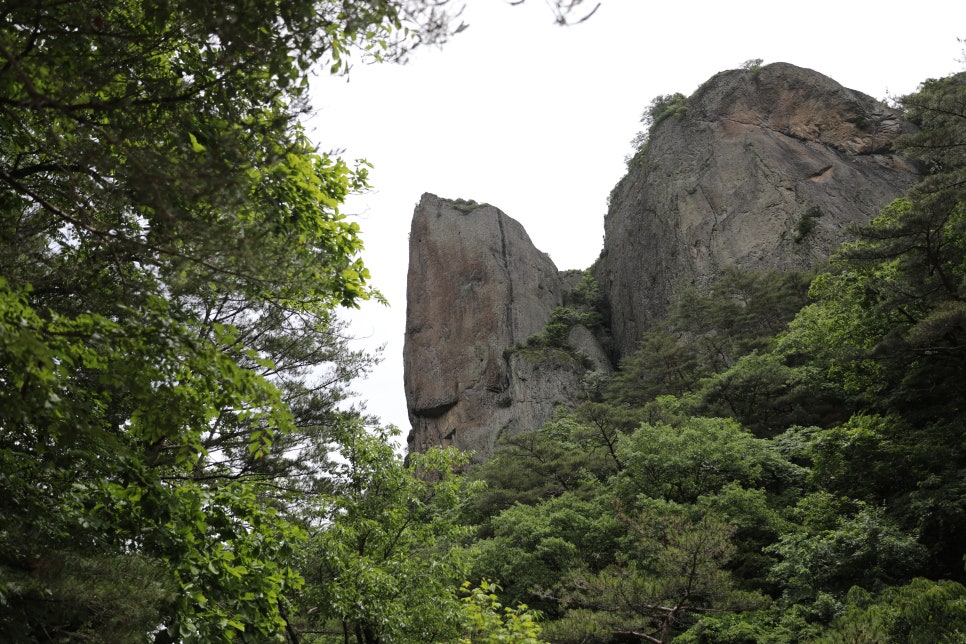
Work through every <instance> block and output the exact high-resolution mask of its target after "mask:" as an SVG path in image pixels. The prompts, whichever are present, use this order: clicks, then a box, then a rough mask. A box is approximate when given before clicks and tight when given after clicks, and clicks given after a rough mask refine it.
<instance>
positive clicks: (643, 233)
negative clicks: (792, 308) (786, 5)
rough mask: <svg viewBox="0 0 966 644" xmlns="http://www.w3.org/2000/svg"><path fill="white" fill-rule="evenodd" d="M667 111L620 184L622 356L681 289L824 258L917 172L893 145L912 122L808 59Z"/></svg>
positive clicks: (610, 268) (712, 89)
mask: <svg viewBox="0 0 966 644" xmlns="http://www.w3.org/2000/svg"><path fill="white" fill-rule="evenodd" d="M683 107H684V109H680V110H678V111H677V113H676V114H675V115H672V116H669V117H667V118H666V119H664V120H663V121H661V122H659V123H658V124H657V126H656V127H655V128H654V129H653V130H652V133H651V136H650V140H649V141H648V143H647V145H646V147H645V149H644V151H643V152H642V153H640V154H638V155H637V157H635V159H634V160H633V161H632V162H631V164H630V168H629V172H628V174H627V176H625V177H624V179H622V180H621V182H620V183H619V184H618V185H617V187H616V188H615V189H614V192H613V193H612V195H611V201H610V209H609V212H608V214H607V217H606V220H605V235H604V251H603V254H602V256H601V261H600V262H599V263H598V266H597V270H596V271H595V275H596V277H597V279H598V281H599V283H600V285H601V287H602V288H603V289H604V291H605V293H606V296H607V299H608V301H609V304H610V309H611V311H610V312H611V316H612V317H611V332H612V334H613V337H614V342H615V346H616V349H617V353H618V355H619V356H625V355H628V354H630V353H631V352H633V350H634V349H635V346H636V342H637V339H638V338H639V337H640V335H641V333H642V332H643V331H644V330H645V329H646V328H647V327H648V326H650V325H651V324H653V322H654V321H656V320H659V319H660V318H661V317H662V316H664V315H665V314H666V312H667V308H668V303H669V301H670V299H671V297H672V295H673V293H674V292H675V291H676V290H679V289H681V288H683V287H686V286H691V285H697V286H699V287H700V286H703V285H706V284H708V283H709V282H710V281H712V280H713V279H714V278H715V277H716V276H717V275H718V273H719V272H720V270H721V269H722V268H723V267H726V266H729V265H735V266H738V267H741V268H745V269H772V268H774V269H802V268H809V267H813V266H815V265H817V264H820V263H822V262H824V261H825V260H826V259H827V258H828V256H829V253H830V252H831V251H832V250H833V249H834V248H835V247H836V246H837V245H839V244H840V243H841V242H842V241H844V240H845V239H846V238H847V237H848V232H847V228H848V227H849V226H850V225H851V224H855V223H864V222H866V221H868V220H869V219H871V218H872V217H873V216H875V215H876V214H878V212H879V210H880V209H881V208H882V207H883V206H884V205H886V204H887V203H889V202H890V201H891V200H893V199H894V198H896V197H899V196H901V195H902V194H903V193H904V192H905V190H906V189H907V188H909V187H910V186H911V185H912V184H913V183H914V182H915V180H916V172H915V170H914V169H913V168H910V167H909V166H908V165H907V164H905V163H904V162H903V161H902V159H901V158H899V157H897V156H896V155H894V154H892V153H891V152H890V146H891V144H892V142H893V141H894V140H895V138H896V137H897V136H898V135H900V134H901V133H903V132H904V131H909V129H910V128H911V126H910V125H909V124H907V123H906V122H904V121H903V120H902V119H901V118H900V117H899V115H898V114H897V113H896V112H895V111H894V110H892V109H890V108H889V107H887V106H886V105H884V104H882V103H880V102H878V101H876V100H874V99H873V98H871V97H869V96H866V95H865V94H862V93H860V92H856V91H853V90H850V89H847V88H845V87H843V86H841V85H839V84H838V83H836V82H835V81H833V80H832V79H830V78H828V77H826V76H823V75H822V74H819V73H817V72H814V71H812V70H809V69H803V68H800V67H795V66H793V65H788V64H785V63H777V64H772V65H767V66H765V67H761V68H759V69H756V70H733V71H728V72H722V73H720V74H718V75H716V76H714V77H713V78H712V79H710V80H709V81H707V82H706V83H705V84H704V85H703V86H702V87H701V88H700V89H698V91H697V92H695V93H694V94H693V95H692V96H691V97H689V98H688V99H687V100H686V101H685V103H684V106H683Z"/></svg>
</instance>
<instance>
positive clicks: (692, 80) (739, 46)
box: [309, 0, 966, 438]
mask: <svg viewBox="0 0 966 644" xmlns="http://www.w3.org/2000/svg"><path fill="white" fill-rule="evenodd" d="M451 1H452V2H458V1H459V0H451ZM467 2H468V6H467V8H466V10H465V12H464V14H463V16H462V19H463V20H464V21H466V22H468V23H469V25H470V27H469V29H467V30H466V31H464V32H463V33H461V34H459V35H457V36H456V37H455V38H454V39H453V41H452V42H450V43H449V44H447V45H445V46H444V47H443V48H442V49H434V48H426V49H423V50H421V51H418V52H417V53H416V54H415V55H414V56H413V57H412V59H411V60H410V62H409V63H408V64H407V65H404V66H399V65H375V66H363V65H358V66H356V67H354V68H353V70H352V71H351V72H350V74H349V78H348V81H346V80H345V79H339V78H329V77H320V78H316V79H315V83H314V86H313V99H312V104H313V107H314V108H315V109H316V111H317V114H316V116H315V117H314V118H313V119H312V120H311V121H310V122H309V128H310V131H311V135H312V137H313V139H314V140H315V141H316V143H317V144H318V145H319V146H320V148H321V149H323V150H332V149H344V150H345V153H344V156H345V157H346V158H347V159H353V158H365V159H367V160H368V161H369V162H371V163H372V164H373V165H374V166H375V168H374V169H373V171H372V172H371V174H370V178H371V181H372V184H373V187H374V190H373V191H372V192H371V193H369V194H367V195H364V196H361V197H356V198H353V199H351V200H350V201H349V203H348V204H347V212H350V213H354V217H355V220H356V221H358V222H359V224H360V226H361V227H362V234H363V239H364V241H365V244H366V250H365V252H364V254H363V259H364V261H365V262H366V264H367V265H368V267H369V269H370V271H371V272H372V276H373V283H374V285H375V286H376V287H377V288H378V289H379V290H380V291H382V293H383V294H384V295H386V297H387V298H388V299H389V302H390V305H391V306H390V307H389V308H386V307H382V306H379V305H376V304H372V305H368V304H367V305H365V306H364V307H363V309H362V310H361V311H359V312H354V313H352V314H351V315H350V316H349V317H350V319H351V320H352V325H353V329H354V332H355V335H357V336H358V337H359V338H360V340H359V341H360V343H361V346H365V347H375V346H378V345H381V344H385V345H386V349H385V353H384V360H383V362H382V364H381V365H380V366H379V367H377V369H376V371H375V372H374V373H373V374H372V375H371V376H370V377H369V378H368V379H367V380H365V381H361V382H359V383H357V384H356V386H355V389H356V390H357V391H358V392H359V393H360V397H361V399H362V400H365V401H366V404H367V408H368V410H369V411H370V412H371V413H374V414H376V415H378V416H380V417H381V418H382V420H383V422H384V423H393V424H395V425H397V426H399V427H400V428H401V429H402V430H403V438H404V437H405V434H406V433H407V432H408V431H409V421H408V418H407V415H406V401H405V395H404V392H403V380H402V350H403V333H404V330H405V315H406V271H407V267H408V233H409V226H410V220H411V218H412V213H413V208H414V207H415V205H416V203H417V201H418V200H419V197H420V195H421V194H422V193H424V192H432V193H434V194H437V195H439V196H441V197H447V198H463V199H475V200H477V201H479V202H481V203H482V202H486V203H490V204H493V205H494V206H497V207H498V208H500V209H501V210H503V211H504V212H506V213H507V214H508V215H509V216H511V217H513V218H514V219H516V220H517V221H519V222H521V223H522V224H523V225H524V227H525V228H526V229H527V232H528V233H529V234H530V238H531V239H532V240H533V242H534V244H535V245H536V246H537V248H539V249H540V250H543V251H544V252H547V253H549V254H550V256H551V258H552V259H553V260H554V262H555V263H556V265H557V268H559V269H568V268H579V269H583V268H587V267H589V266H590V264H592V263H593V261H594V260H595V259H596V257H597V255H598V254H599V253H600V250H601V248H602V243H603V220H604V214H605V212H606V198H607V195H608V194H609V192H610V190H611V188H613V187H614V185H615V184H616V183H617V181H618V180H619V179H620V178H621V177H622V176H623V174H624V169H625V168H624V157H625V155H627V154H628V153H629V152H630V140H631V138H633V136H634V135H635V134H636V133H637V131H638V130H639V129H640V123H639V119H640V116H641V112H642V111H643V110H644V108H645V107H646V106H647V105H648V104H649V103H650V101H651V99H652V98H653V97H654V96H657V95H658V94H672V93H674V92H681V93H683V94H685V95H690V94H691V93H692V92H694V90H696V89H697V88H698V86H699V85H700V84H701V83H703V82H704V81H705V80H707V79H708V78H710V77H711V76H713V75H714V74H716V73H717V72H719V71H723V70H726V69H734V68H737V67H739V66H740V65H741V64H742V63H743V62H745V61H746V60H748V59H752V58H762V59H764V62H765V63H766V64H767V63H772V62H787V63H792V64H795V65H798V66H801V67H808V68H811V69H814V70H816V71H818V72H821V73H823V74H825V75H827V76H830V77H831V78H833V79H835V80H836V81H838V82H839V83H841V84H842V85H845V86H846V87H849V88H852V89H856V90H859V91H862V92H864V93H866V94H870V95H872V96H874V97H876V98H885V97H886V96H889V95H892V96H895V95H901V94H905V93H909V92H912V91H914V90H915V89H916V87H917V86H918V84H919V83H920V82H922V81H923V80H925V79H927V78H938V77H941V76H946V75H948V74H951V73H954V72H958V71H962V70H963V69H964V68H966V64H964V63H963V62H962V61H961V59H962V58H963V49H964V46H963V45H962V44H961V43H959V42H958V41H957V37H960V38H966V2H963V1H961V0H920V1H919V2H916V3H907V2H896V1H893V0H886V1H880V2H859V1H855V0H837V1H835V2H832V1H828V0H812V1H810V2H795V3H787V2H783V1H782V0H770V1H744V0H732V1H729V2H722V1H720V0H718V1H710V0H692V1H690V2H689V1H687V0H662V1H659V2H649V1H647V0H602V6H601V7H600V9H599V10H598V11H597V13H596V14H595V15H594V16H593V17H592V18H591V19H590V20H589V21H587V22H585V23H583V24H580V25H576V26H572V27H565V28H562V27H558V26H556V25H555V24H554V23H553V17H552V14H551V13H550V10H549V9H548V7H547V6H546V4H545V3H544V2H543V1H542V0H527V2H526V3H525V4H524V5H522V6H517V7H513V6H509V4H508V3H507V2H506V1H505V0H467ZM585 2H586V3H588V6H591V7H592V6H593V0H585Z"/></svg>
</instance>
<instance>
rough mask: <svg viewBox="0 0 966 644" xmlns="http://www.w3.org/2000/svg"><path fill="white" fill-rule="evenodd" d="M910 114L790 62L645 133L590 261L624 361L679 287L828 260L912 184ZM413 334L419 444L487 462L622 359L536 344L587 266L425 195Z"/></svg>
mask: <svg viewBox="0 0 966 644" xmlns="http://www.w3.org/2000/svg"><path fill="white" fill-rule="evenodd" d="M910 128H911V126H910V125H909V124H908V123H906V122H904V121H903V120H902V119H901V118H900V116H899V115H898V114H897V113H896V112H895V111H893V110H891V109H890V108H889V107H887V106H885V105H883V104H882V103H879V102H877V101H875V100H874V99H872V98H871V97H869V96H866V95H864V94H861V93H859V92H856V91H853V90H850V89H846V88H844V87H842V86H841V85H839V84H838V83H836V82H835V81H833V80H831V79H830V78H827V77H826V76H823V75H821V74H819V73H817V72H814V71H811V70H808V69H802V68H799V67H795V66H792V65H788V64H783V63H779V64H773V65H768V66H765V67H761V68H756V69H743V70H733V71H729V72H723V73H721V74H718V75H716V76H715V77H713V78H712V79H711V80H709V81H708V82H706V83H705V84H704V85H703V86H702V87H701V88H700V89H698V91H697V92H695V94H693V95H692V96H691V97H689V98H687V99H684V98H683V97H682V98H681V100H680V101H679V102H677V104H675V105H674V109H673V110H672V111H671V112H670V113H669V115H666V116H665V118H663V119H661V120H660V121H659V122H658V123H657V124H656V125H655V126H654V127H653V128H652V129H651V132H650V137H649V140H648V141H647V143H646V145H645V147H644V148H643V149H642V150H641V151H640V152H639V153H638V154H637V155H636V156H635V158H634V159H633V160H632V161H631V162H630V164H629V168H628V174H627V175H626V176H625V177H624V178H623V179H622V180H621V181H620V183H619V184H618V185H617V186H616V187H615V189H614V191H613V192H612V194H611V200H610V207H609V211H608V214H607V217H606V220H605V240H604V249H603V252H602V254H601V258H600V261H598V262H597V264H596V265H595V267H594V269H593V272H594V276H595V277H596V278H597V281H598V283H599V284H600V287H601V289H602V290H603V294H604V299H605V300H606V306H607V308H608V309H609V315H610V325H611V326H610V329H609V331H610V333H611V334H612V336H613V340H614V346H613V348H612V350H611V353H610V355H609V358H610V359H612V360H613V361H614V362H615V363H616V361H617V360H619V359H620V358H622V357H624V356H627V355H629V354H630V353H632V352H633V351H634V349H635V348H636V344H637V340H638V338H639V337H640V335H641V333H642V332H643V331H644V330H646V329H647V328H648V326H649V325H651V324H653V323H654V322H655V321H657V320H659V319H661V317H662V316H664V315H665V314H666V312H667V309H668V306H669V302H670V301H671V298H672V296H673V293H674V292H675V291H676V290H677V289H680V288H682V287H684V286H689V285H698V286H699V287H700V286H704V285H707V284H708V283H710V282H711V281H713V280H714V278H715V277H716V276H717V275H718V274H719V272H720V271H721V269H722V268H724V267H726V266H730V265H735V266H739V267H741V268H745V269H758V268H760V269H771V268H777V269H800V268H809V267H813V266H815V265H817V264H820V263H822V262H824V261H826V259H827V258H828V255H829V253H830V252H831V251H832V249H834V248H835V247H836V246H837V245H838V244H840V243H841V242H842V241H843V240H845V239H846V238H847V236H848V228H849V226H850V225H852V224H855V223H860V222H865V221H868V220H869V219H870V218H871V217H873V216H875V214H877V213H878V211H879V210H880V209H881V208H882V207H883V206H884V205H885V204H887V203H888V202H890V201H891V200H892V199H894V198H896V197H898V196H900V195H901V194H903V193H904V192H905V190H906V189H907V188H908V187H910V186H911V185H912V184H913V183H914V181H915V180H916V173H915V170H914V169H913V168H910V167H909V166H908V165H907V164H906V163H904V162H903V160H902V159H901V158H899V157H897V156H896V155H894V154H893V153H892V152H891V151H890V150H891V144H892V142H893V141H894V140H895V138H896V137H897V136H898V135H900V134H901V133H903V132H905V131H908V130H909V129H910ZM409 251H410V260H409V274H408V302H407V314H406V320H407V321H406V324H407V328H406V338H405V348H404V366H405V375H404V380H405V388H406V399H407V403H408V406H409V415H410V421H411V423H412V431H411V433H410V435H409V441H408V442H409V449H410V450H411V451H412V450H416V451H423V450H425V449H427V448H428V447H430V446H432V445H450V444H452V445H456V446H457V447H459V448H461V449H464V450H472V451H475V452H476V454H477V457H478V458H486V457H487V456H488V455H490V454H491V453H492V451H493V449H494V446H495V444H496V441H497V439H498V437H499V436H500V435H501V434H503V433H504V432H510V433H515V432H519V431H523V430H525V429H531V428H536V427H539V426H540V425H542V424H543V423H544V422H545V421H546V420H548V419H549V418H550V417H551V415H552V413H553V410H554V408H555V407H556V406H557V405H558V404H571V405H572V404H574V403H575V402H576V401H578V400H579V399H581V398H582V381H583V379H584V376H585V375H586V373H587V372H588V371H601V372H607V371H608V370H610V369H611V368H612V367H611V363H610V362H609V360H608V355H606V354H605V352H604V351H603V350H602V348H601V346H600V344H599V343H598V341H597V339H596V337H595V336H594V334H592V333H590V332H589V331H588V330H587V329H585V328H583V327H580V326H576V327H574V328H572V329H570V330H569V334H568V335H567V337H566V341H564V342H563V343H562V345H560V344H558V345H551V346H547V345H539V344H538V345H534V344H533V343H531V344H529V345H527V343H526V341H527V338H528V337H529V336H531V335H533V334H536V333H539V332H541V331H543V330H544V328H545V327H546V326H547V323H548V320H549V319H550V317H551V313H552V312H553V311H554V309H555V308H556V307H559V306H561V305H563V304H568V303H569V302H570V300H571V299H572V298H571V297H570V295H571V290H572V289H573V287H574V280H573V278H572V276H571V277H568V276H564V275H561V274H559V273H558V271H557V269H556V267H555V266H554V265H553V262H551V261H550V259H549V257H548V256H547V255H546V254H544V253H542V252H540V251H539V250H537V249H536V248H534V246H533V244H532V243H531V242H530V239H529V237H528V236H527V234H526V231H524V229H523V227H522V226H521V225H520V224H519V223H517V222H516V221H514V220H513V219H511V218H509V217H508V216H506V215H505V214H504V213H502V212H500V211H499V210H498V209H496V208H494V207H492V206H488V205H478V204H476V203H475V202H466V201H461V200H457V201H449V200H445V199H440V198H438V197H436V196H434V195H430V194H426V195H423V197H422V199H421V200H420V202H419V204H418V205H417V207H416V210H415V213H414V215H413V223H412V232H411V235H410V242H409Z"/></svg>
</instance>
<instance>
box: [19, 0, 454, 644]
mask: <svg viewBox="0 0 966 644" xmlns="http://www.w3.org/2000/svg"><path fill="white" fill-rule="evenodd" d="M0 15H2V23H0V24H2V26H0V131H2V132H3V133H4V136H3V139H2V141H0V273H2V276H3V277H2V280H0V410H2V412H0V414H2V415H0V471H2V472H3V474H2V476H0V512H2V513H3V515H4V519H5V521H4V527H3V529H2V531H0V598H2V602H3V604H4V610H3V611H2V614H0V637H3V638H4V639H13V640H17V641H33V640H44V641H46V640H48V639H51V638H53V639H57V640H59V641H71V640H81V639H92V638H93V639H102V640H111V639H114V635H113V634H118V639H125V640H137V639H145V638H147V637H149V635H150V634H151V633H155V639H156V640H158V641H171V640H178V641H227V640H230V639H232V638H233V637H237V636H239V634H241V633H245V636H246V637H249V638H258V637H270V638H271V637H276V638H277V637H278V636H280V635H281V634H282V633H283V632H284V629H285V626H286V619H285V614H286V612H287V610H288V599H287V597H288V593H290V592H292V591H294V590H296V589H297V588H298V587H299V585H300V584H301V578H300V577H299V575H298V574H297V573H296V572H295V571H294V570H293V569H292V567H291V566H290V562H291V557H292V553H293V550H294V548H295V547H296V545H297V544H298V543H299V541H300V540H303V539H304V538H305V532H304V530H303V529H302V528H301V527H299V526H298V525H297V524H296V523H295V522H294V521H293V520H292V518H291V516H289V515H288V513H289V512H290V509H291V503H290V501H291V494H293V493H295V492H296V491H302V490H304V489H306V488H312V487H314V486H324V485H325V477H324V469H325V468H326V467H327V466H326V463H325V457H324V445H325V443H326V441H328V440H330V438H327V437H326V432H328V431H330V430H331V428H332V427H333V426H334V425H335V424H336V422H335V421H336V420H337V418H338V416H339V415H340V414H339V412H337V411H336V408H335V406H334V405H335V403H336V402H337V401H338V400H339V399H340V398H341V397H343V395H344V391H343V387H342V385H341V383H342V382H343V379H344V378H347V377H349V376H350V375H351V374H353V373H355V372H356V371H357V370H358V369H364V368H365V367H366V365H368V364H369V363H370V359H369V358H368V357H367V356H365V355H360V354H355V355H353V354H351V353H347V352H346V345H345V343H344V340H343V339H341V337H340V333H339V325H338V323H337V322H336V321H335V320H334V318H333V313H332V311H333V309H334V308H335V307H337V306H340V305H344V306H352V305H354V304H356V303H357V302H359V301H360V300H362V299H366V298H369V297H373V296H375V295H377V294H376V293H375V292H374V291H373V290H372V289H371V287H370V286H369V284H368V279H369V276H368V273H367V271H366V268H365V266H364V265H363V264H362V262H361V261H360V260H359V257H358V254H359V252H360V251H361V249H362V242H361V240H360V238H359V229H358V226H357V225H356V224H355V223H352V222H349V221H347V220H346V219H345V217H344V216H343V215H342V214H341V213H340V212H339V205H340V204H341V203H342V201H343V200H344V199H345V197H346V196H347V195H348V194H349V193H351V192H353V191H358V190H361V189H364V188H365V187H366V183H367V175H366V171H367V166H366V165H365V164H364V163H361V164H356V165H349V164H347V163H346V162H344V161H342V160H341V159H338V158H335V157H332V156H330V155H325V154H319V153H318V152H317V151H316V150H315V149H314V147H313V146H312V145H311V144H310V143H309V141H308V140H307V138H306V137H305V135H304V133H303V132H302V131H301V129H300V128H299V126H298V118H299V116H300V114H301V113H303V112H304V110H305V109H306V107H307V105H306V102H305V95H306V94H305V92H306V87H307V79H308V77H309V74H310V72H311V69H312V68H313V67H314V66H315V65H317V64H318V63H323V64H325V65H328V66H329V67H330V69H332V70H333V71H344V70H346V69H347V68H348V65H349V62H350V60H351V58H352V56H351V55H350V53H351V52H353V51H355V52H360V53H361V54H362V55H363V56H364V57H370V58H373V59H377V58H397V57H399V56H402V55H404V54H405V52H406V51H407V50H408V49H410V48H411V47H412V46H414V45H416V44H418V43H419V42H424V41H429V40H434V39H438V38H440V37H443V36H444V35H445V33H446V31H447V21H446V19H445V16H444V15H442V14H441V13H440V9H439V7H438V5H437V4H436V3H428V2H416V1H414V2H403V1H400V2H392V1H390V2H381V1H379V2H341V1H339V0H304V1H296V2H285V3H272V2H270V3H261V2H254V1H245V2H242V3H235V4H233V5H232V6H231V7H230V8H226V7H221V6H215V5H211V4H205V3H198V2H188V1H171V2H152V1H144V2H140V1H137V0H97V1H95V2H81V1H79V0H76V1H72V0H68V1H66V2H60V1H52V0H40V1H38V2H30V3H22V2H12V3H10V2H8V3H4V4H3V5H2V6H0ZM320 363H328V364H329V365H330V366H331V370H330V371H329V373H328V375H318V376H316V375H313V374H312V372H311V369H312V367H313V366H314V365H317V364H320ZM348 415H349V416H352V415H353V414H352V412H349V413H348ZM327 428H328V429H327ZM273 446H274V447H275V448H276V449H275V452H274V454H273V453H272V448H273ZM279 448H281V449H279ZM290 449H291V450H292V451H289V450H290ZM283 450H284V451H283ZM303 457H305V458H303ZM308 457H311V459H315V460H310V459H309V458H308ZM313 467H315V468H316V469H315V470H314V471H313V470H312V468H313ZM94 569H97V570H99V571H100V572H101V577H100V581H97V582H96V586H95V588H96V589H101V588H108V587H111V586H114V587H116V588H117V589H119V591H122V590H123V589H142V588H143V589H144V592H131V593H128V594H127V596H126V598H125V601H121V602H117V604H115V605H109V604H108V603H107V602H106V601H105V597H108V596H110V593H107V594H104V595H101V594H93V593H90V592H88V590H87V589H84V588H83V587H82V586H81V585H80V582H81V581H82V580H84V579H85V577H86V576H87V574H88V573H87V572H85V571H91V570H94ZM91 579H92V580H94V579H97V578H96V577H91ZM125 615H130V616H131V620H130V622H128V623H125V620H126V619H127V618H126V617H125ZM122 633H123V635H121V634H122Z"/></svg>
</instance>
